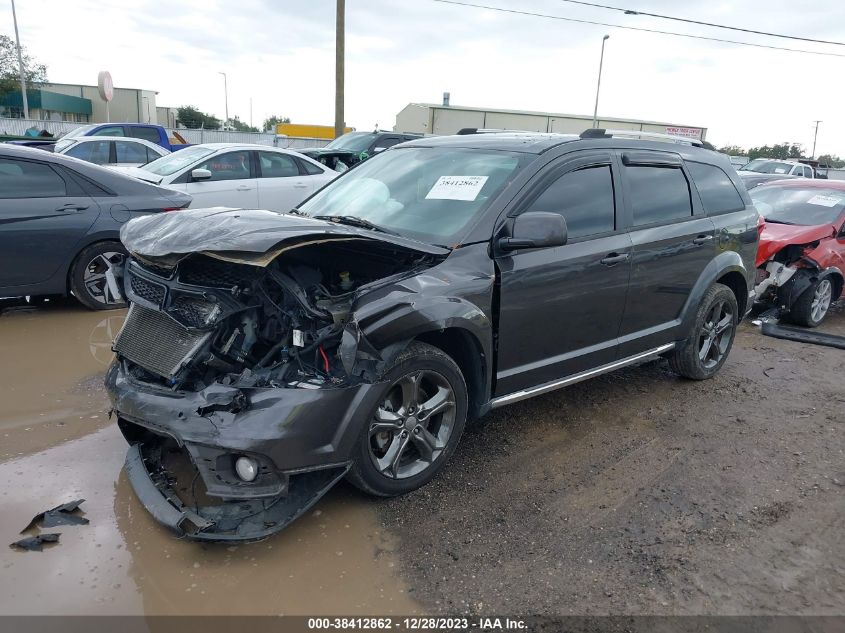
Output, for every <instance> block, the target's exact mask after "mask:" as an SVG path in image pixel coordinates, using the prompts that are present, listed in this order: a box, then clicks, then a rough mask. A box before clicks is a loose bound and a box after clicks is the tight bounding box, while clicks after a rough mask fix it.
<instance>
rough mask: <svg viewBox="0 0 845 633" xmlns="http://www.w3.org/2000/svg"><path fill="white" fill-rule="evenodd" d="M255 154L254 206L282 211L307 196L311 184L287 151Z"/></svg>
mask: <svg viewBox="0 0 845 633" xmlns="http://www.w3.org/2000/svg"><path fill="white" fill-rule="evenodd" d="M256 153H257V154H258V205H259V206H260V207H261V208H262V209H269V210H270V211H279V212H281V213H286V212H288V211H290V210H291V209H293V208H294V207H295V206H296V205H297V204H299V203H300V202H302V201H303V200H304V199H305V198H307V197H308V196H309V195H311V192H313V191H314V186H315V183H314V182H312V181H313V178H311V177H310V176H308V175H307V174H300V168H299V164H298V163H297V161H296V159H295V158H294V157H293V156H290V155H289V154H283V153H281V152H261V151H259V152H256Z"/></svg>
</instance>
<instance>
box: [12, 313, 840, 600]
mask: <svg viewBox="0 0 845 633" xmlns="http://www.w3.org/2000/svg"><path fill="white" fill-rule="evenodd" d="M123 315H124V313H123V312H122V311H114V312H102V313H93V312H88V311H86V310H83V309H81V308H80V307H79V306H77V305H76V304H75V303H73V302H72V301H67V302H59V303H55V302H52V303H50V304H47V305H46V306H45V305H39V306H27V305H21V304H20V302H3V301H0V356H2V358H3V362H2V363H1V364H0V402H2V408H1V409H0V482H3V483H2V484H0V508H2V512H0V537H2V538H5V539H6V542H7V543H9V542H11V541H13V540H16V539H17V538H20V536H19V535H18V532H19V531H20V530H21V529H22V528H23V527H24V526H25V525H26V523H27V522H28V521H29V519H30V518H31V517H32V516H33V515H34V514H36V513H37V512H40V511H42V510H45V509H48V508H51V507H53V506H55V505H57V504H59V503H62V502H65V501H69V500H71V499H74V498H81V497H84V498H85V499H86V502H85V504H83V508H84V509H85V510H86V516H87V518H89V519H90V521H91V523H90V524H89V525H87V526H73V527H60V528H57V529H56V530H55V531H58V532H61V534H62V536H61V541H60V543H59V544H58V545H55V546H49V547H48V548H46V549H45V550H44V551H43V552H40V553H38V552H26V553H23V552H17V551H14V550H12V549H10V548H6V547H2V546H1V545H2V544H0V588H2V592H0V613H4V614H12V613H15V614H27V613H50V614H142V613H145V614H193V613H202V614H245V613H250V614H253V613H254V614H278V613H285V614H295V613H298V614H314V613H321V614H328V613H331V614H375V613H379V614H387V613H394V614H400V613H406V614H408V613H420V612H437V611H440V612H451V613H460V612H479V613H483V614H490V613H497V612H498V613H522V614H547V613H549V614H569V613H577V614H598V613H626V614H635V613H644V614H660V613H680V614H686V613H717V614H734V613H742V614H752V613H753V614H758V613H770V614H777V613H791V614H795V613H801V614H834V613H835V614H843V613H845V607H844V606H843V605H845V581H843V578H845V573H843V572H845V537H843V535H845V503H843V485H845V450H844V449H845V436H843V430H845V406H843V405H845V388H844V387H843V369H842V367H843V360H845V352H843V351H841V350H836V349H831V348H823V347H811V346H807V345H801V344H797V343H791V342H786V341H779V340H775V339H770V338H764V337H762V336H760V335H759V333H758V332H757V330H756V328H754V327H753V326H751V325H749V324H746V325H743V326H742V329H741V332H740V335H739V337H738V339H737V343H736V346H735V348H734V351H733V354H732V356H731V359H730V360H729V363H728V365H727V366H726V367H725V369H724V370H723V371H722V373H721V374H720V375H719V376H718V377H717V378H716V379H714V380H713V381H710V382H707V383H691V382H685V381H681V380H678V379H676V378H674V377H673V376H672V375H671V374H670V373H669V372H668V368H667V366H666V364H665V363H664V362H655V363H651V364H649V365H646V366H642V367H638V368H633V369H628V370H624V371H621V372H619V373H617V374H614V375H610V376H605V377H601V378H597V379H595V380H593V381H591V382H587V383H583V384H580V385H576V386H574V387H571V388H569V389H567V390H564V391H560V392H557V393H554V394H549V395H547V396H544V397H541V398H538V399H535V400H531V401H527V402H524V403H520V404H516V405H513V406H511V407H508V408H504V409H501V410H499V411H497V412H494V413H493V414H491V415H489V416H487V417H486V418H485V419H484V420H482V421H480V422H478V423H476V424H474V425H472V426H471V427H470V428H469V429H468V430H467V432H466V434H465V436H464V439H463V441H462V444H461V447H460V448H459V450H458V452H457V454H456V455H455V457H454V459H453V462H452V463H451V464H450V467H449V468H448V469H447V471H446V472H445V473H444V474H443V475H442V476H441V477H439V478H438V479H437V480H435V481H434V482H433V483H432V484H430V485H429V486H428V487H426V488H425V489H423V490H421V491H419V492H417V493H414V494H411V495H409V496H407V497H404V498H400V499H393V500H387V501H374V500H372V499H369V498H367V497H364V496H363V495H361V494H359V493H358V492H356V491H355V490H354V489H352V488H351V487H349V486H346V485H341V486H339V487H338V488H337V489H336V490H335V491H334V492H333V493H331V494H330V495H329V497H328V498H327V499H325V500H324V501H322V502H321V503H320V504H319V505H318V506H317V508H316V509H315V510H314V511H313V512H311V513H309V515H308V516H306V517H304V518H303V519H302V520H300V521H299V522H297V523H296V524H294V525H293V526H292V527H291V528H289V529H288V530H286V531H285V532H283V533H282V534H280V535H278V536H276V537H274V538H271V539H268V540H266V541H264V542H261V543H256V544H252V545H241V546H228V547H227V546H225V545H204V546H203V545H198V544H196V543H190V542H185V541H180V540H178V539H175V538H174V537H173V536H172V535H171V534H170V533H169V532H167V531H166V530H164V529H162V528H161V527H160V526H158V525H157V524H155V522H154V521H153V520H152V519H151V518H150V517H149V516H148V515H147V513H146V512H145V511H144V510H143V508H142V507H141V506H140V505H139V503H138V502H137V500H136V499H135V498H134V496H133V494H132V491H131V489H130V487H129V485H128V482H127V480H126V477H125V475H123V474H122V473H121V466H122V462H123V456H124V453H125V443H124V441H123V440H122V438H121V437H120V434H119V433H118V432H117V429H116V428H115V426H114V424H113V423H112V422H111V421H109V420H108V418H107V417H106V415H105V412H106V410H107V401H106V398H105V394H104V392H103V390H102V386H101V378H102V373H103V371H104V370H105V366H106V365H107V364H108V362H109V359H110V349H109V348H110V345H109V341H110V338H111V337H112V336H113V335H114V333H116V331H117V328H119V327H120V324H121V322H122V319H123ZM824 329H826V330H827V331H830V332H835V333H838V334H843V335H845V308H843V307H839V309H838V310H837V311H836V313H835V314H834V315H832V316H831V317H830V319H829V322H828V323H827V324H826V327H825V328H824ZM32 533H36V532H30V534H32Z"/></svg>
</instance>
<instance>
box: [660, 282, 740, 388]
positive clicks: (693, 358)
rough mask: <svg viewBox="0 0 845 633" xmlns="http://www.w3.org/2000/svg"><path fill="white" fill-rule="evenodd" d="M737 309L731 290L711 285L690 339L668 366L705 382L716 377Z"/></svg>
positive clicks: (726, 351) (727, 348)
mask: <svg viewBox="0 0 845 633" xmlns="http://www.w3.org/2000/svg"><path fill="white" fill-rule="evenodd" d="M738 323H739V306H738V305H737V301H736V297H735V296H734V293H733V291H732V290H731V289H730V288H728V287H727V286H725V285H723V284H713V286H712V287H711V288H710V290H708V291H707V292H706V293H705V295H704V297H703V298H702V300H701V303H700V304H699V306H698V312H697V313H696V316H695V322H694V323H693V326H692V331H691V334H690V337H689V338H688V339H686V340H685V341H683V342H682V343H680V344H679V345H678V346H677V347H676V348H675V349H674V350H673V351H672V353H671V354H670V355H669V365H670V367H671V368H672V371H674V372H675V373H676V374H678V375H679V376H683V377H684V378H689V379H690V380H707V379H708V378H712V377H713V376H715V375H716V372H718V371H719V370H720V369H721V368H722V365H724V364H725V360H727V358H728V354H729V353H730V351H731V347H733V342H734V337H735V336H736V326H737V324H738Z"/></svg>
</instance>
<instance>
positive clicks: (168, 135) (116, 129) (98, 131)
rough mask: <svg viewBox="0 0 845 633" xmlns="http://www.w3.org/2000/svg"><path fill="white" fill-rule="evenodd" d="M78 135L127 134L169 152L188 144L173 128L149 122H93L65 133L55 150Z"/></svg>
mask: <svg viewBox="0 0 845 633" xmlns="http://www.w3.org/2000/svg"><path fill="white" fill-rule="evenodd" d="M80 136H127V137H130V138H142V139H144V140H145V141H150V142H151V143H155V144H156V145H161V146H162V147H163V148H165V149H168V150H170V151H171V152H175V151H176V150H178V149H182V148H183V147H188V145H190V143H188V142H187V141H186V140H185V139H184V138H182V137H181V136H180V135H179V133H178V132H176V131H174V130H170V131H168V130H167V129H165V128H163V127H161V126H160V125H151V124H149V123H95V124H93V125H83V126H82V127H78V128H76V129H74V130H71V131H70V132H68V133H67V134H65V135H64V136H63V137H62V138H60V139H59V140H58V141H57V142H56V147H55V149H56V151H58V150H61V149H62V143H63V142H64V143H65V144H68V143H69V142H70V139H74V138H79V137H80ZM65 139H67V141H65Z"/></svg>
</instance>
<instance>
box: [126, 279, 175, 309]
mask: <svg viewBox="0 0 845 633" xmlns="http://www.w3.org/2000/svg"><path fill="white" fill-rule="evenodd" d="M130 283H131V284H132V292H134V293H135V294H136V295H138V296H139V297H141V298H142V299H145V300H146V301H149V302H150V303H154V304H155V305H159V306H160V305H161V303H162V301H164V295H165V292H166V291H165V289H164V286H160V285H159V284H154V283H152V282H150V281H147V280H146V279H142V278H141V277H138V276H137V275H132V276H131V277H130Z"/></svg>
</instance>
